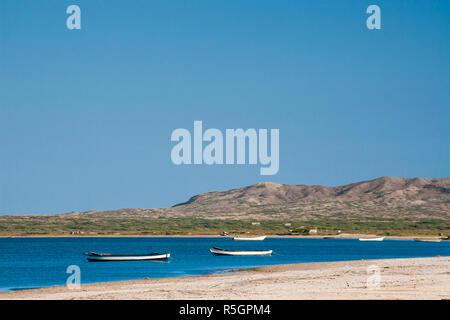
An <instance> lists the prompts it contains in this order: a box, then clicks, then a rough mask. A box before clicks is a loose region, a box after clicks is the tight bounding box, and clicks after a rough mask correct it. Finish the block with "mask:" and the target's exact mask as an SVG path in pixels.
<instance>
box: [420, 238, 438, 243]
mask: <svg viewBox="0 0 450 320" xmlns="http://www.w3.org/2000/svg"><path fill="white" fill-rule="evenodd" d="M414 241H417V242H441V241H442V239H420V238H416V239H414Z"/></svg>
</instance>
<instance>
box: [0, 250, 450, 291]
mask: <svg viewBox="0 0 450 320" xmlns="http://www.w3.org/2000/svg"><path fill="white" fill-rule="evenodd" d="M378 279H379V281H378ZM0 299H50V300H54V299H99V300H103V299H205V300H212V299H218V300H224V299H275V300H276V299H450V257H433V258H409V259H383V260H358V261H341V262H321V263H301V264H290V265H278V266H270V267H260V268H255V269H251V270H247V271H245V272H233V273H227V274H214V275H205V276H195V277H180V278H164V279H143V280H133V281H117V282H105V283H93V284H82V285H81V288H79V289H69V288H67V287H65V286H54V287H51V288H43V289H32V290H21V291H13V292H3V293H0Z"/></svg>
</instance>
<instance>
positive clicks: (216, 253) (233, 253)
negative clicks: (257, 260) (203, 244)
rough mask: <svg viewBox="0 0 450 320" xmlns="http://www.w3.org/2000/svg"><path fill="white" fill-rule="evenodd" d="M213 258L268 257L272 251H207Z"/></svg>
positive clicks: (218, 249) (213, 249) (215, 249)
mask: <svg viewBox="0 0 450 320" xmlns="http://www.w3.org/2000/svg"><path fill="white" fill-rule="evenodd" d="M209 251H211V253H212V254H213V255H214V256H270V255H271V254H272V250H226V249H221V248H217V247H214V248H211V249H209Z"/></svg>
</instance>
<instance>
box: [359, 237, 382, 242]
mask: <svg viewBox="0 0 450 320" xmlns="http://www.w3.org/2000/svg"><path fill="white" fill-rule="evenodd" d="M383 240H384V237H377V238H359V241H383Z"/></svg>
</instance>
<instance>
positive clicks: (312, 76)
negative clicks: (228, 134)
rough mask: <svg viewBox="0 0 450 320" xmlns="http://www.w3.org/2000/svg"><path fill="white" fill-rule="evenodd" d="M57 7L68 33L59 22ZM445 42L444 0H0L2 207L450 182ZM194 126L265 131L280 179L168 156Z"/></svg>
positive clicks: (449, 15) (69, 206) (106, 204)
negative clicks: (274, 141) (74, 14)
mask: <svg viewBox="0 0 450 320" xmlns="http://www.w3.org/2000/svg"><path fill="white" fill-rule="evenodd" d="M71 4H77V5H79V6H80V8H81V12H82V13H81V14H82V22H81V24H82V29H81V30H68V29H67V28H66V19H67V17H68V15H67V14H66V8H67V6H69V5H71ZM370 4H377V5H379V6H380V8H381V19H382V20H381V25H382V28H381V30H368V29H367V28H366V22H365V21H366V18H367V16H368V15H367V14H366V13H365V11H366V8H367V7H368V5H370ZM449 52H450V2H449V1H445V0H442V1H428V0H420V1H419V0H418V1H393V0H391V1H375V0H373V1H362V0H354V1H350V0H349V1H312V0H311V1H265V0H257V1H255V0H252V1H246V0H239V1H237V0H226V1H216V0H213V1H211V0H204V1H200V0H199V1H175V0H173V1H150V0H146V1H143V0H142V1H139V0H136V1H125V0H121V1H111V0H108V1H106V0H89V1H76V0H72V1H62V0H60V1H43V0H36V1H24V0H2V1H1V2H0V214H19V213H59V212H70V211H84V210H90V209H119V208H130V207H139V208H154V207H167V206H171V205H173V204H176V203H179V202H183V201H185V200H187V199H188V198H189V197H190V196H192V195H195V194H198V193H202V192H207V191H213V190H226V189H230V188H235V187H241V186H245V185H250V184H254V183H257V182H260V181H273V182H278V183H290V184H323V185H331V186H334V185H341V184H347V183H351V182H355V181H360V180H367V179H373V178H377V177H380V176H399V177H448V176H450V166H449V163H450V150H449V141H450V128H449V123H450V121H449V120H450V56H449ZM194 120H202V121H203V126H204V128H218V129H220V130H223V131H225V129H226V128H244V129H246V128H279V129H280V169H279V172H278V174H277V175H274V176H261V175H260V174H259V166H258V165H244V166H242V165H240V166H239V165H222V166H219V165H215V166H207V165H200V166H194V165H191V166H186V165H185V166H175V165H174V164H173V163H172V162H171V160H170V151H171V148H172V147H173V143H171V142H170V135H171V133H172V131H173V130H174V129H176V128H187V129H189V130H191V131H192V126H193V121H194Z"/></svg>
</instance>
